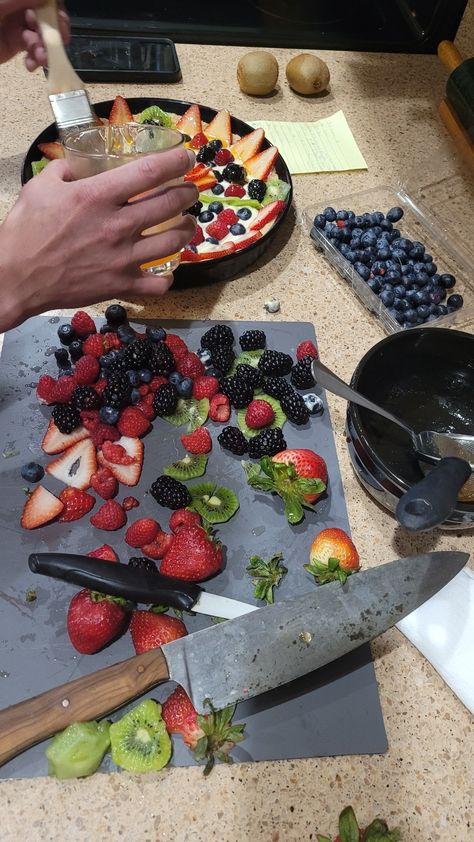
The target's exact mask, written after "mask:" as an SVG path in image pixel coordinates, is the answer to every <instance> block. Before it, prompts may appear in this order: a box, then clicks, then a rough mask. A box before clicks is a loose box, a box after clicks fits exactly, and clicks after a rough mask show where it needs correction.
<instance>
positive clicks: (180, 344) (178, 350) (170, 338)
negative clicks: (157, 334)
mask: <svg viewBox="0 0 474 842" xmlns="http://www.w3.org/2000/svg"><path fill="white" fill-rule="evenodd" d="M165 345H167V346H168V348H169V349H170V351H171V353H172V354H173V357H174V358H175V360H178V359H179V358H180V357H182V356H183V355H184V354H187V353H188V346H187V345H186V342H185V341H184V339H181V337H180V336H177V334H176V333H168V335H167V337H166V339H165ZM151 382H152V383H153V380H152V381H151ZM167 382H168V381H167V380H166V379H165V383H167ZM160 385H161V384H160ZM153 388H154V389H158V388H159V386H154V387H153Z"/></svg>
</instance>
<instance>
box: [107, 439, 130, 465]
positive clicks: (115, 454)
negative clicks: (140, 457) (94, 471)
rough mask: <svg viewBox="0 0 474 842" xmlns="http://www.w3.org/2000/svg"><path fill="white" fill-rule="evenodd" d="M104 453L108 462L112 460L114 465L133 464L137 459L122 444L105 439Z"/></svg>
mask: <svg viewBox="0 0 474 842" xmlns="http://www.w3.org/2000/svg"><path fill="white" fill-rule="evenodd" d="M102 453H103V454H104V456H105V458H106V459H107V462H112V464H114V465H133V463H134V461H135V460H134V458H133V456H129V455H128V453H127V451H126V450H125V448H124V447H122V445H121V444H113V443H112V442H111V441H104V444H103V445H102Z"/></svg>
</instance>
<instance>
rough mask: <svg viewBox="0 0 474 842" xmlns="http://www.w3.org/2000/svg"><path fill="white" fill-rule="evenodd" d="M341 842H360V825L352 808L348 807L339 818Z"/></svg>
mask: <svg viewBox="0 0 474 842" xmlns="http://www.w3.org/2000/svg"><path fill="white" fill-rule="evenodd" d="M339 836H340V837H341V842H359V825H358V823H357V819H356V816H355V813H354V810H353V809H352V807H346V808H345V809H344V810H343V811H342V813H341V815H340V816H339Z"/></svg>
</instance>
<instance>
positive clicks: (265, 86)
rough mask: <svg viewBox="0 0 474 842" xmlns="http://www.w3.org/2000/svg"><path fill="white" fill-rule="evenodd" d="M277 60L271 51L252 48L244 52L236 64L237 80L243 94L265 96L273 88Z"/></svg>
mask: <svg viewBox="0 0 474 842" xmlns="http://www.w3.org/2000/svg"><path fill="white" fill-rule="evenodd" d="M277 79H278V62H277V60H276V58H275V56H274V55H272V53H267V52H265V50H253V51H252V52H251V53H246V54H245V55H244V56H242V58H241V59H240V61H239V63H238V65H237V81H238V83H239V85H240V90H241V91H243V92H244V94H251V95H252V96H265V94H271V92H272V91H273V90H274V89H275V85H276V83H277Z"/></svg>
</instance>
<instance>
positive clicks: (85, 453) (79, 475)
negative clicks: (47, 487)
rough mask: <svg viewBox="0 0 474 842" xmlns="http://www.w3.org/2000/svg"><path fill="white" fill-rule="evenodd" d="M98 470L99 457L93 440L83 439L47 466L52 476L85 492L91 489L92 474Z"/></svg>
mask: <svg viewBox="0 0 474 842" xmlns="http://www.w3.org/2000/svg"><path fill="white" fill-rule="evenodd" d="M96 470H97V457H96V452H95V447H94V444H93V442H92V441H91V439H89V438H87V439H83V440H82V441H78V442H77V443H76V444H73V445H72V447H69V448H68V449H67V450H66V451H64V453H61V454H60V455H59V456H57V457H56V459H53V460H52V461H51V462H49V463H48V464H47V465H46V471H47V473H48V474H50V476H52V477H55V478H56V479H59V480H60V481H61V482H64V484H65V485H72V486H73V487H74V488H80V489H82V491H85V489H86V488H89V486H90V484H91V482H90V480H91V476H92V474H93V473H94V472H95V471H96Z"/></svg>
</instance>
